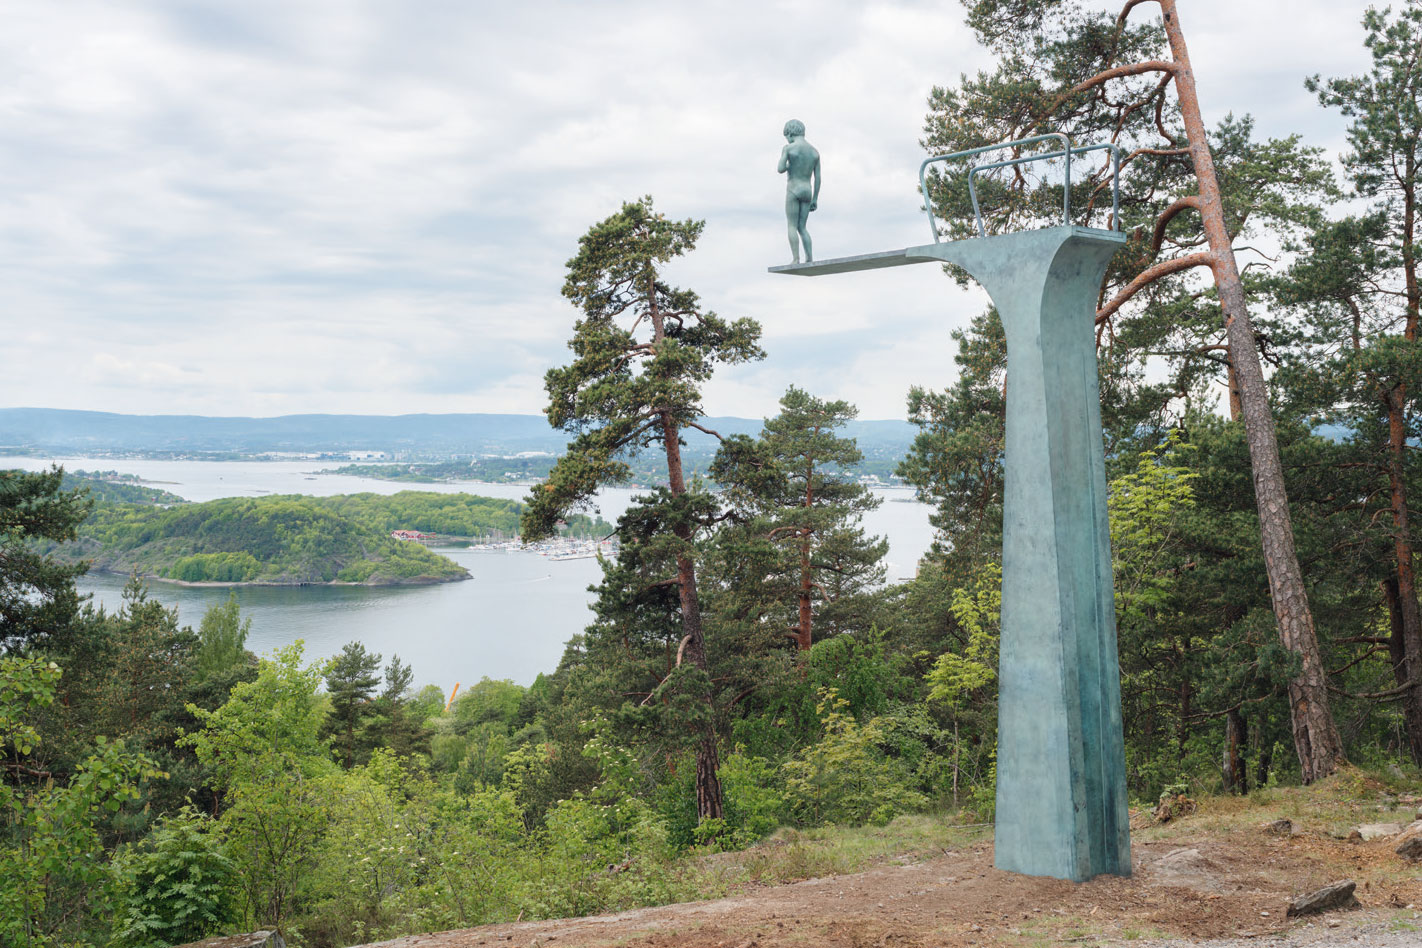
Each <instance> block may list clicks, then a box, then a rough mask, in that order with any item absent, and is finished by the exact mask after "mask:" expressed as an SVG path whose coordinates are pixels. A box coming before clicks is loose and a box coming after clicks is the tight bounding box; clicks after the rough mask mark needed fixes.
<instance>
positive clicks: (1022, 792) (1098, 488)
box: [769, 223, 1131, 881]
mask: <svg viewBox="0 0 1422 948" xmlns="http://www.w3.org/2000/svg"><path fill="white" fill-rule="evenodd" d="M935 236H936V231H935ZM1125 241H1126V236H1125V235H1124V234H1122V233H1120V232H1119V231H1115V230H1101V229H1098V228H1092V227H1081V226H1076V225H1072V224H1066V223H1064V224H1062V225H1059V226H1055V227H1046V228H1043V229H1041V230H1029V231H1020V232H1017V233H1010V234H1000V235H994V236H979V237H973V238H970V239H967V240H955V241H935V242H934V243H931V244H925V245H923V246H919V247H907V248H904V249H902V250H889V251H885V252H883V253H871V254H862V255H860V256H855V257H838V258H834V259H830V260H816V261H813V262H810V263H799V264H790V265H789V266H779V267H770V268H769V269H770V272H771V273H784V274H789V275H791V276H825V275H828V274H832V273H852V272H856V271H860V270H879V269H885V268H888V267H902V266H907V265H909V264H914V263H952V264H955V265H957V266H959V267H962V268H963V269H964V270H966V271H967V272H968V273H969V274H970V275H971V276H972V277H973V278H974V279H975V280H977V281H978V282H979V283H980V284H982V286H983V288H984V289H986V290H987V292H988V295H989V296H991V297H992V301H993V304H994V305H995V306H996V307H997V311H998V314H999V315H1000V316H1001V318H1002V325H1003V329H1004V331H1005V334H1006V337H1007V424H1006V429H1007V444H1006V461H1005V465H1004V475H1003V493H1004V500H1003V550H1002V617H1001V642H1000V650H999V653H1000V662H999V671H998V745H997V821H996V826H995V829H994V857H993V858H994V863H995V865H996V866H997V867H998V868H999V869H1006V870H1009V871H1012V872H1020V873H1025V874H1027V875H1037V876H1055V877H1057V878H1062V879H1072V880H1076V881H1081V880H1084V879H1089V878H1091V877H1092V876H1096V875H1100V874H1103V873H1106V874H1112V875H1123V876H1124V875H1130V873H1131V844H1130V825H1129V814H1128V812H1127V810H1126V802H1127V801H1126V770H1125V763H1126V761H1125V747H1124V743H1123V740H1122V726H1121V672H1120V665H1119V662H1118V659H1117V652H1116V608H1115V597H1114V594H1113V584H1112V576H1111V532H1110V527H1109V523H1108V520H1107V511H1106V467H1105V458H1104V448H1103V444H1102V432H1101V397H1100V392H1099V383H1098V380H1097V366H1096V338H1095V320H1094V318H1093V317H1094V316H1095V313H1096V298H1097V294H1098V293H1099V292H1100V289H1101V281H1102V278H1103V277H1104V275H1105V273H1106V268H1107V265H1108V264H1109V263H1110V261H1111V258H1112V257H1113V256H1114V255H1115V253H1116V251H1117V250H1119V249H1120V248H1121V246H1122V244H1124V243H1125Z"/></svg>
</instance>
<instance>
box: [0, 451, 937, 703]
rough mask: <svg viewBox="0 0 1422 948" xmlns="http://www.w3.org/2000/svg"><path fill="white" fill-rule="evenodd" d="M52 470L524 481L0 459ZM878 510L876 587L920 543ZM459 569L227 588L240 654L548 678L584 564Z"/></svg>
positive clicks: (361, 484) (894, 514)
mask: <svg viewBox="0 0 1422 948" xmlns="http://www.w3.org/2000/svg"><path fill="white" fill-rule="evenodd" d="M51 461H53V462H57V463H60V464H63V465H64V466H65V467H66V468H67V469H69V470H89V471H95V470H117V471H120V472H122V473H125V474H136V475H138V476H139V477H141V478H143V479H144V480H146V481H150V482H152V483H151V485H150V486H154V487H162V488H163V489H165V490H169V491H172V492H173V493H175V494H177V495H179V496H180V497H185V498H187V499H188V500H194V501H203V500H215V499H217V498H219V497H256V496H261V495H265V494H313V495H318V496H326V495H329V494H354V493H360V492H370V493H377V494H393V493H395V492H397V491H401V490H430V491H439V492H441V493H469V494H480V495H483V496H485V497H509V498H513V499H516V500H517V499H522V497H523V496H524V495H525V494H526V493H527V491H528V488H527V487H520V486H515V485H511V484H485V483H473V482H471V483H464V484H400V483H396V482H393V481H380V480H372V479H370V478H362V477H347V476H345V475H332V474H322V475H320V476H319V477H318V476H316V475H315V473H314V472H315V471H317V470H319V469H321V468H322V467H330V466H333V462H326V461H272V462H261V461H148V460H131V461H130V460H116V459H113V458H83V457H55V458H52V459H45V458H34V457H3V456H0V468H21V469H24V470H39V469H41V468H45V467H48V466H49V464H50V463H51ZM635 494H636V491H632V490H626V489H620V488H616V489H609V490H605V491H603V492H602V493H601V494H600V495H599V505H600V510H601V512H602V515H603V517H604V518H605V519H607V520H608V521H609V522H611V521H613V520H615V519H616V517H617V515H618V514H620V513H621V512H622V511H623V510H625V509H626V507H627V505H628V504H629V503H630V502H631V499H632V497H633V496H634V495H635ZM881 496H882V497H883V498H884V503H883V504H882V505H881V506H880V507H879V509H878V510H876V511H873V512H872V513H870V514H868V515H867V516H865V518H864V524H865V527H866V530H867V532H869V533H871V534H876V535H879V536H884V537H887V538H888V540H889V556H888V571H889V581H890V582H897V581H900V580H902V579H905V578H907V577H909V576H911V575H912V574H913V571H914V568H915V565H916V564H917V562H918V558H919V557H920V556H922V555H923V553H924V551H925V550H927V549H928V545H929V544H930V543H931V542H932V540H933V528H932V527H930V526H929V523H928V511H929V508H928V507H926V506H925V505H923V504H920V503H917V502H914V501H913V500H912V494H911V492H909V491H906V490H886V491H883V492H882V494H881ZM439 552H441V553H443V554H445V555H446V556H449V557H450V558H451V559H453V560H455V561H456V562H458V563H459V564H460V565H462V566H465V567H467V568H468V570H469V572H470V573H471V574H472V575H473V577H474V578H473V579H472V580H470V581H467V582H460V583H445V584H442V585H439V586H403V587H385V588H379V587H360V586H286V587H280V586H247V587H242V588H240V589H238V590H237V598H238V600H239V601H240V602H241V604H242V611H243V613H244V614H245V615H247V616H250V617H251V619H252V632H251V635H250V636H249V637H248V640H247V646H248V648H250V649H252V650H253V651H255V652H257V653H259V654H260V653H263V652H268V651H270V650H271V649H273V648H275V647H277V646H279V645H285V644H287V643H290V642H292V641H295V640H296V639H302V640H304V641H305V643H306V649H307V655H308V656H311V657H325V656H329V655H334V654H335V653H336V652H339V651H340V649H341V646H343V645H345V644H346V643H347V642H351V641H359V642H362V643H364V645H365V647H366V648H367V649H369V650H370V651H373V652H379V653H380V654H381V655H383V656H385V658H387V659H388V658H389V657H390V656H391V655H392V654H397V655H399V656H400V658H401V659H402V660H403V661H405V662H407V663H408V664H409V665H410V666H411V668H413V669H414V673H415V684H416V686H417V687H418V686H420V685H426V684H436V685H439V686H440V687H441V688H443V689H444V690H445V691H446V692H448V691H449V689H450V688H452V687H453V686H454V683H455V682H463V683H465V684H466V685H467V684H469V683H471V682H475V681H478V680H479V679H480V678H482V677H484V676H488V677H490V678H512V679H513V680H514V681H517V682H520V683H522V684H527V683H529V682H531V681H532V680H533V678H534V676H535V675H537V674H538V673H539V672H546V671H552V670H553V669H554V668H555V667H556V666H557V664H558V660H559V658H561V657H562V654H563V646H564V644H565V643H566V642H567V640H568V638H569V637H570V636H572V635H575V634H577V633H578V632H581V631H582V629H583V626H585V625H586V624H587V622H588V620H589V619H590V618H591V613H590V612H589V610H588V606H589V603H590V602H591V601H592V595H591V594H590V593H589V592H588V587H589V586H590V585H591V584H593V583H595V582H597V580H598V578H599V575H600V572H599V570H598V565H597V560H593V559H587V560H567V561H563V562H549V561H548V560H546V559H545V558H543V557H541V556H539V555H537V554H535V553H522V552H515V553H481V552H475V551H472V550H440V551H439ZM124 581H125V578H124V577H122V576H115V575H107V574H94V575H90V576H86V577H84V578H82V579H81V580H80V582H79V589H80V592H85V593H92V594H93V597H94V601H95V602H96V603H102V604H104V605H105V606H108V607H110V608H113V607H115V606H117V604H118V603H119V601H120V592H121V590H122V589H123V585H124ZM151 595H152V596H153V597H154V598H157V599H160V600H162V601H163V602H164V603H166V604H168V605H175V606H177V608H178V614H179V618H180V619H181V620H182V621H183V622H184V623H188V624H192V625H197V623H198V622H199V621H201V619H202V615H203V613H204V612H205V611H206V610H207V608H208V607H209V606H212V605H214V604H216V603H219V602H223V601H225V600H226V599H227V595H228V590H226V589H214V588H192V587H184V586H171V585H168V584H166V583H157V582H155V583H153V584H152V586H151Z"/></svg>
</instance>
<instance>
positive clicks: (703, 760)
mask: <svg viewBox="0 0 1422 948" xmlns="http://www.w3.org/2000/svg"><path fill="white" fill-rule="evenodd" d="M651 296H652V298H653V299H655V298H656V294H655V290H654V292H653V293H652V294H651ZM652 329H653V333H654V338H653V343H652V344H653V345H654V346H655V345H659V344H660V343H661V342H662V340H663V339H664V338H665V326H664V322H663V316H662V314H661V313H660V312H658V311H657V310H656V309H655V307H654V308H653V310H652ZM661 422H662V443H663V445H664V446H665V448H666V454H667V486H668V488H669V489H670V490H671V493H672V496H674V497H680V496H681V495H683V494H685V493H686V476H685V474H684V473H683V471H682V466H681V432H680V430H679V429H678V428H677V424H676V420H675V419H674V418H673V417H672V413H671V411H669V410H666V409H663V410H662V412H661ZM675 533H676V535H677V537H678V538H680V539H681V540H682V541H683V542H685V543H688V544H689V543H690V542H691V538H692V532H691V526H690V524H685V523H683V524H681V525H680V526H678V527H676V528H675ZM676 576H677V590H678V594H679V597H680V600H681V630H682V635H683V636H684V637H685V641H686V653H685V654H686V659H687V661H689V662H691V664H692V665H694V666H696V667H697V668H699V669H701V671H703V672H706V673H707V675H708V677H709V675H710V663H709V662H708V661H707V660H706V636H705V634H704V632H703V629H702V624H701V601H700V599H698V598H697V594H696V564H695V563H693V562H692V560H691V557H689V556H687V555H686V554H685V553H682V554H679V555H678V556H677V558H676ZM720 766H721V759H720V752H719V750H718V749H717V742H716V708H715V704H714V702H713V701H712V699H711V695H709V694H708V695H707V696H706V727H705V728H704V730H703V731H702V733H701V737H700V739H699V740H698V741H697V744H696V817H697V820H698V821H705V820H719V819H721V818H722V816H723V814H724V809H723V807H722V803H721V780H720V778H719V777H717V776H716V771H717V770H718V769H719V768H720Z"/></svg>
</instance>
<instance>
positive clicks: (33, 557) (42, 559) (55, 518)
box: [0, 467, 92, 648]
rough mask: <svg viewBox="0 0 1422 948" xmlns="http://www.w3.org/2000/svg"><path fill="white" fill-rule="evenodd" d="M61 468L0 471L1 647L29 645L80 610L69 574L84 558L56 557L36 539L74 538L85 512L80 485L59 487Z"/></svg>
mask: <svg viewBox="0 0 1422 948" xmlns="http://www.w3.org/2000/svg"><path fill="white" fill-rule="evenodd" d="M63 481H64V471H63V469H61V468H59V467H54V468H51V469H50V470H48V471H38V472H34V473H31V472H27V471H0V648H5V647H15V646H21V645H28V644H30V643H33V642H35V641H36V640H38V639H40V638H41V637H43V636H45V635H51V636H53V635H57V634H60V633H62V632H63V631H65V630H66V629H68V628H69V626H70V625H71V624H72V623H73V622H74V618H75V616H76V615H77V613H78V611H79V597H78V594H77V593H76V592H75V591H74V579H75V577H77V576H82V575H83V574H84V572H85V571H86V570H87V569H88V565H87V564H85V563H78V564H74V565H69V564H64V563H60V562H58V561H57V560H55V559H53V558H51V557H48V556H44V555H43V554H41V553H38V552H36V550H35V549H34V541H35V540H54V541H64V540H72V539H74V533H75V530H77V529H78V527H79V524H81V523H83V522H84V518H85V517H87V516H88V515H89V510H90V509H91V507H92V503H91V501H90V500H89V499H88V497H87V495H86V493H85V492H83V491H68V492H66V491H61V490H60V485H61V484H62V483H63Z"/></svg>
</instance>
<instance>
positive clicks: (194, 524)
mask: <svg viewBox="0 0 1422 948" xmlns="http://www.w3.org/2000/svg"><path fill="white" fill-rule="evenodd" d="M75 484H76V485H82V486H88V487H90V490H91V494H92V495H94V496H95V497H96V499H98V500H99V503H97V504H96V505H95V507H94V510H93V512H92V513H91V514H90V516H89V518H88V520H86V521H85V522H84V524H83V525H82V526H80V528H79V536H78V539H77V540H76V541H75V542H73V543H70V544H67V545H66V546H64V547H62V548H60V549H59V550H58V553H59V555H60V556H62V557H65V558H67V559H70V560H80V559H84V560H90V561H91V562H92V563H93V567H94V568H95V569H99V570H105V571H110V572H122V573H138V574H139V575H141V576H146V577H152V578H157V579H167V580H175V581H179V582H209V583H252V582H257V583H291V584H297V583H332V582H339V583H365V584H369V585H393V584H423V583H441V582H450V581H453V580H460V579H466V578H468V575H469V574H468V571H467V570H465V569H464V568H463V567H462V566H459V565H458V564H456V563H454V562H453V561H452V560H450V559H448V558H446V557H443V556H440V555H439V554H438V553H434V552H432V551H431V550H429V549H426V548H425V547H423V546H421V545H419V544H417V543H408V542H402V541H399V540H395V539H393V538H392V537H391V536H390V533H391V531H393V530H418V531H420V532H422V533H437V534H441V535H444V536H450V537H458V538H469V539H493V538H502V537H509V536H513V535H515V534H516V533H517V529H518V518H519V512H520V509H521V507H520V505H519V504H518V503H517V502H515V501H512V500H501V499H497V498H490V497H474V496H470V495H467V494H435V493H423V492H415V491H402V492H400V493H398V494H395V495H394V496H391V497H385V496H381V495H377V494H351V495H344V496H336V497H304V496H296V495H291V496H275V497H257V498H246V497H232V498H225V499H222V500H213V501H208V502H206V503H200V504H189V503H182V504H172V505H168V506H158V505H155V504H154V503H152V502H151V501H150V502H147V503H112V502H105V500H104V497H105V496H106V492H108V491H109V490H110V489H111V488H113V487H114V486H116V485H112V484H106V483H96V482H93V481H89V480H87V479H75ZM124 486H127V485H124ZM127 489H128V490H130V491H138V490H144V488H137V487H128V488H127ZM568 530H569V532H571V533H574V534H576V535H593V534H596V533H598V531H599V530H602V534H605V533H607V532H610V530H611V528H610V527H608V526H607V524H605V523H602V522H601V521H593V520H591V519H589V518H587V517H581V518H574V520H573V521H572V522H570V524H569V527H568ZM602 534H598V535H602Z"/></svg>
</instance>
